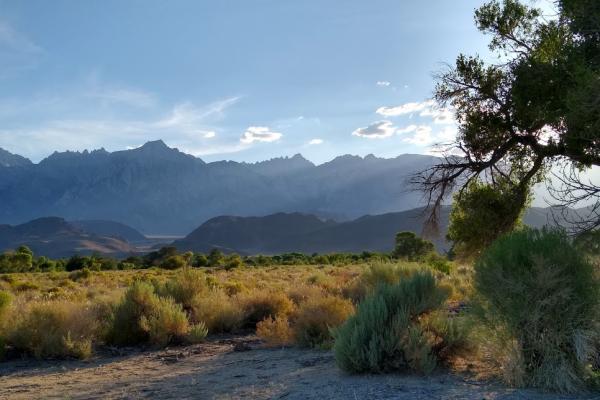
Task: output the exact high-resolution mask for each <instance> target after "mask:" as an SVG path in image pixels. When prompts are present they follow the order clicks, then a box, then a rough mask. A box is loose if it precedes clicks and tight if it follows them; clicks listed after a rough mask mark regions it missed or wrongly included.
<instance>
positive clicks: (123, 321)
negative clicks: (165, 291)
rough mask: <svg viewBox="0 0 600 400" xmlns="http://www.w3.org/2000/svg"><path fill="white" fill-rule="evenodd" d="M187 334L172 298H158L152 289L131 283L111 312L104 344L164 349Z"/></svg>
mask: <svg viewBox="0 0 600 400" xmlns="http://www.w3.org/2000/svg"><path fill="white" fill-rule="evenodd" d="M188 332H189V323H188V320H187V316H186V314H185V312H184V311H183V309H182V308H181V305H179V304H176V303H175V302H174V301H173V299H172V298H170V297H166V298H161V297H159V296H158V295H157V294H156V293H155V292H154V287H153V286H152V285H151V284H149V283H145V282H141V281H137V282H134V283H133V284H132V285H131V286H130V287H129V289H128V290H127V292H126V293H125V296H124V298H123V300H122V301H121V303H119V304H118V305H117V307H116V309H115V313H114V319H113V324H112V329H110V331H109V333H108V341H109V342H111V343H114V344H116V345H135V344H143V343H151V344H155V345H165V344H168V343H170V342H172V341H177V340H182V339H183V337H184V336H185V335H187V333H188Z"/></svg>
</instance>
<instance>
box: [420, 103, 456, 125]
mask: <svg viewBox="0 0 600 400" xmlns="http://www.w3.org/2000/svg"><path fill="white" fill-rule="evenodd" d="M419 115H420V116H421V117H430V118H432V119H433V122H434V123H436V124H441V125H449V124H453V123H454V122H455V121H454V113H453V112H452V110H451V109H449V108H439V107H431V108H426V109H424V110H423V111H421V113H420V114H419Z"/></svg>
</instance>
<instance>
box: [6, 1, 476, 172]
mask: <svg viewBox="0 0 600 400" xmlns="http://www.w3.org/2000/svg"><path fill="white" fill-rule="evenodd" d="M481 3H482V1H480V0H461V1H449V0H429V1H420V2H416V1H400V0H394V1H392V0H389V1H387V0H371V1H356V0H349V1H343V2H342V1H333V0H303V1H292V0H256V1H250V0H239V1H227V0H222V1H216V0H215V1H192V0H190V1H183V0H170V1H158V0H144V1H142V0H135V1H134V0H128V1H122V0H118V1H117V0H103V1H76V0H70V1H61V0H54V1H43V0H31V1H18V0H13V1H2V0H0V87H2V90H1V91H0V147H3V148H5V149H7V150H9V151H12V152H15V153H19V154H22V155H25V156H27V157H30V158H31V159H32V160H34V161H39V160H40V159H41V158H43V157H45V156H47V155H48V154H50V153H51V152H52V151H54V150H59V151H62V150H67V149H70V150H84V149H95V148H100V147H104V148H106V149H107V150H111V151H112V150H120V149H125V148H133V147H137V146H139V145H141V144H143V143H144V142H146V141H148V140H154V139H163V140H164V141H165V142H166V143H167V144H168V145H170V146H172V147H178V148H179V149H181V150H183V151H186V152H188V153H191V154H194V155H197V156H199V157H201V158H203V159H204V160H207V161H212V160H221V159H232V160H243V161H257V160H264V159H268V158H271V157H276V156H281V155H293V154H295V153H302V154H303V155H304V156H305V157H306V158H308V159H310V160H312V161H314V162H317V163H321V162H324V161H328V160H330V159H332V158H334V157H335V156H337V155H340V154H345V153H351V154H358V155H366V154H369V153H373V154H375V155H378V156H383V157H392V156H396V155H399V154H401V153H428V152H431V145H432V144H433V143H435V142H440V141H447V140H449V139H451V138H452V136H453V134H454V132H455V127H454V123H453V121H452V118H451V117H449V115H448V112H447V110H439V109H436V108H435V107H434V106H432V105H431V104H430V103H429V102H427V99H428V98H430V97H431V95H432V92H433V88H434V79H433V78H432V74H433V73H434V72H436V71H439V70H440V69H441V68H443V63H444V62H449V63H451V62H453V60H454V59H455V57H456V56H457V54H458V53H459V52H461V51H462V52H466V53H469V54H475V53H479V54H482V55H486V54H487V49H486V44H487V39H486V38H485V37H484V36H482V35H481V34H480V33H479V32H478V31H477V30H476V29H475V27H474V25H473V10H474V9H475V8H476V7H478V6H479V5H481Z"/></svg>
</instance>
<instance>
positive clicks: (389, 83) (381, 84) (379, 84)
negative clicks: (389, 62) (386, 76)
mask: <svg viewBox="0 0 600 400" xmlns="http://www.w3.org/2000/svg"><path fill="white" fill-rule="evenodd" d="M391 84H392V82H390V81H377V83H376V85H377V86H390V85H391Z"/></svg>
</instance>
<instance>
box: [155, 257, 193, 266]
mask: <svg viewBox="0 0 600 400" xmlns="http://www.w3.org/2000/svg"><path fill="white" fill-rule="evenodd" d="M186 265H187V262H186V260H185V258H183V257H182V256H180V255H175V256H169V257H167V258H166V259H164V260H163V261H162V262H161V263H160V264H159V266H160V267H161V268H164V269H179V268H183V267H185V266H186Z"/></svg>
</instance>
